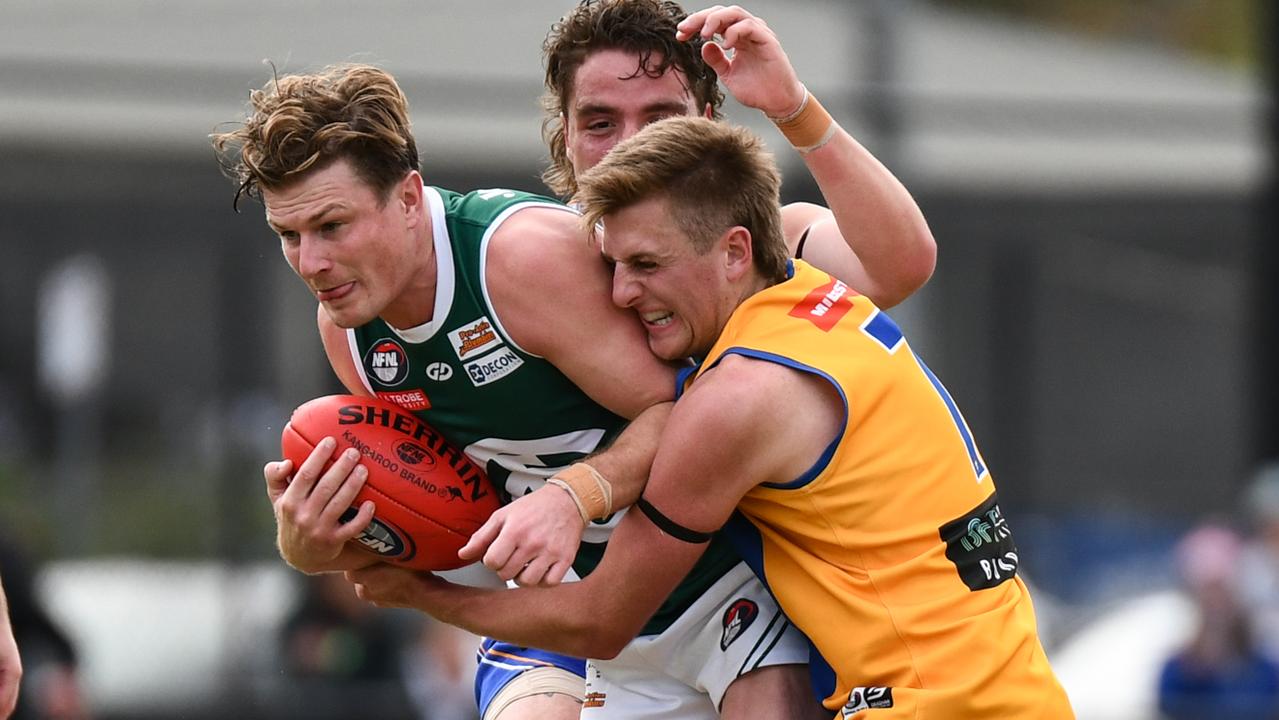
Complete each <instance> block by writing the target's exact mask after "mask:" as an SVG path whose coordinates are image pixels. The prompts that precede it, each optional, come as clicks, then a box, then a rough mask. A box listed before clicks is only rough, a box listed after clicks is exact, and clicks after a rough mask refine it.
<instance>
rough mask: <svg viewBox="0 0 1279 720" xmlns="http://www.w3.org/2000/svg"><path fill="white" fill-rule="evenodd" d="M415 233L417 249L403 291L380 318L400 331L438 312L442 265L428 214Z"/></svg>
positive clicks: (425, 321)
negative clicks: (437, 287) (436, 293)
mask: <svg viewBox="0 0 1279 720" xmlns="http://www.w3.org/2000/svg"><path fill="white" fill-rule="evenodd" d="M419 227H420V228H421V229H420V231H419V232H417V233H415V237H414V252H413V255H412V260H411V263H410V264H411V265H412V267H413V268H414V270H413V271H412V272H411V273H410V275H409V278H408V282H407V284H406V285H405V287H404V290H403V291H401V292H400V294H399V296H397V297H396V299H395V300H394V301H392V302H391V304H389V305H387V306H386V308H385V309H383V311H382V313H381V317H382V319H383V320H384V321H386V324H387V325H390V326H391V327H393V328H395V329H397V330H408V329H410V328H415V327H417V326H419V325H422V324H424V323H427V322H430V320H431V318H432V316H433V315H434V313H435V288H436V286H437V285H438V282H437V281H438V278H439V267H438V262H437V257H436V254H435V235H434V233H433V232H432V231H431V218H430V215H429V214H428V215H427V217H426V222H424V223H422V224H421V225H420V226H419Z"/></svg>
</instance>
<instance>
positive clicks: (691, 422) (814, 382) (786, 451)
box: [671, 354, 845, 480]
mask: <svg viewBox="0 0 1279 720" xmlns="http://www.w3.org/2000/svg"><path fill="white" fill-rule="evenodd" d="M671 422H672V425H674V424H675V423H676V422H678V423H679V424H680V425H681V426H682V427H683V428H684V432H686V433H693V434H696V435H700V436H701V437H703V438H715V442H716V443H722V444H723V445H724V446H726V447H731V448H734V451H733V452H734V453H735V454H737V455H741V456H742V457H743V458H747V459H749V460H750V461H751V462H752V463H754V464H756V465H757V466H758V467H759V470H760V472H761V473H762V474H763V475H767V476H768V477H765V478H763V479H773V480H776V479H782V480H790V479H792V478H794V477H797V476H798V475H799V474H800V473H802V472H804V471H805V470H807V469H808V468H809V467H811V466H812V464H813V462H815V461H816V459H817V457H818V456H820V454H821V452H822V449H823V448H824V447H825V446H826V444H827V443H828V442H829V441H830V439H831V438H832V437H835V436H837V435H838V434H839V432H840V431H841V429H842V427H843V425H844V423H845V410H844V404H843V400H842V399H841V397H840V395H839V392H838V390H837V389H836V388H835V387H834V386H832V385H831V384H830V382H829V381H827V380H826V379H824V378H822V377H820V376H818V375H814V374H813V373H809V372H805V371H802V370H799V369H796V368H794V367H791V366H788V365H784V364H781V363H778V362H772V361H769V360H762V359H758V358H753V357H748V356H744V355H738V354H729V355H725V356H724V357H722V358H721V359H720V361H719V362H718V363H717V364H716V365H715V367H713V368H711V369H710V370H707V371H706V372H705V373H703V374H702V375H701V376H700V377H699V378H698V379H697V380H696V381H694V382H693V384H692V386H691V387H690V388H689V390H688V392H686V393H685V394H684V395H683V397H681V398H680V400H679V402H677V403H676V404H675V411H674V412H673V413H672V418H671ZM731 460H733V458H727V457H726V458H724V461H725V462H729V461H731Z"/></svg>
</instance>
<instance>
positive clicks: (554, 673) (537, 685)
mask: <svg viewBox="0 0 1279 720" xmlns="http://www.w3.org/2000/svg"><path fill="white" fill-rule="evenodd" d="M583 689H584V686H583V682H582V678H581V677H580V676H578V675H574V674H573V673H570V672H567V671H565V670H564V669H563V668H558V667H544V668H533V669H532V670H526V671H524V672H522V673H520V674H519V675H518V676H516V677H515V678H513V679H511V680H510V681H509V682H507V683H506V685H505V686H504V687H503V688H502V689H501V690H499V691H498V692H497V694H496V695H494V696H493V699H492V700H491V701H490V702H489V703H488V705H487V706H486V707H485V708H484V711H483V714H482V715H481V717H482V718H483V720H578V718H579V717H580V716H581V713H582V693H583Z"/></svg>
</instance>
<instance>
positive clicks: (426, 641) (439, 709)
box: [405, 616, 480, 720]
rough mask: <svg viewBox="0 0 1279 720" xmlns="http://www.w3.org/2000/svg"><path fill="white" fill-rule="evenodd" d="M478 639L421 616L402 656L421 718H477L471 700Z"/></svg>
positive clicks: (432, 719)
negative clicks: (414, 640) (415, 636)
mask: <svg viewBox="0 0 1279 720" xmlns="http://www.w3.org/2000/svg"><path fill="white" fill-rule="evenodd" d="M479 645H480V639H479V638H478V637H476V636H475V635H472V634H470V633H468V632H466V631H465V630H461V629H459V628H455V627H453V626H452V625H445V624H444V623H442V622H437V621H436V620H434V619H433V618H430V617H425V616H424V617H423V623H422V628H421V632H420V633H419V635H418V640H417V643H416V645H415V647H413V648H412V649H411V650H410V652H409V654H408V656H407V658H406V660H407V662H406V665H405V683H406V684H407V685H408V689H409V694H410V695H411V696H412V698H413V701H414V703H416V705H417V708H418V717H419V718H421V719H422V720H479V710H478V708H477V707H476V703H475V665H476V661H475V653H476V650H477V648H479Z"/></svg>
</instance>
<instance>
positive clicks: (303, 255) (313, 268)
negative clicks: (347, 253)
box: [298, 233, 333, 278]
mask: <svg viewBox="0 0 1279 720" xmlns="http://www.w3.org/2000/svg"><path fill="white" fill-rule="evenodd" d="M332 267H333V260H332V258H330V257H329V255H328V252H327V251H326V250H325V249H324V247H323V243H321V242H318V241H317V240H316V238H314V237H311V236H310V235H308V234H305V233H304V234H303V235H302V237H301V240H300V241H299V243H298V274H299V275H301V276H302V277H304V278H312V277H315V276H317V275H319V274H321V273H323V272H325V271H326V270H328V269H330V268H332Z"/></svg>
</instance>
